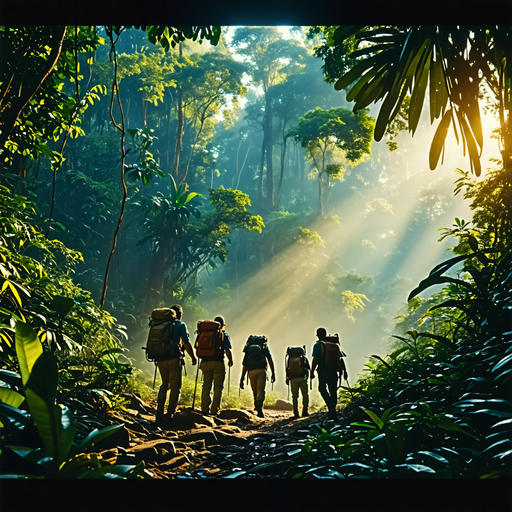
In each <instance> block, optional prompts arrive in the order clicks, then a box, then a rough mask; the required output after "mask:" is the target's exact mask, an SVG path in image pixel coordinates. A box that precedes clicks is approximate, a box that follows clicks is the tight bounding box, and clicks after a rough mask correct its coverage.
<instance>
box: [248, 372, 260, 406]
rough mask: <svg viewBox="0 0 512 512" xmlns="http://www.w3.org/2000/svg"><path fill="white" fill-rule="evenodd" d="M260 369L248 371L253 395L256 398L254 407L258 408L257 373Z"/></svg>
mask: <svg viewBox="0 0 512 512" xmlns="http://www.w3.org/2000/svg"><path fill="white" fill-rule="evenodd" d="M257 372H258V370H250V371H249V372H248V376H249V384H250V385H251V390H252V396H253V398H254V408H256V396H257V393H258V391H257V390H258V388H257V375H258V373H257Z"/></svg>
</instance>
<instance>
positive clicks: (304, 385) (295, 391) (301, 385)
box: [290, 377, 309, 414]
mask: <svg viewBox="0 0 512 512" xmlns="http://www.w3.org/2000/svg"><path fill="white" fill-rule="evenodd" d="M290 388H291V390H292V403H293V412H294V413H295V414H299V390H300V392H301V393H302V414H304V413H305V412H308V405H309V393H308V380H307V379H305V378H304V377H296V378H295V379H290Z"/></svg>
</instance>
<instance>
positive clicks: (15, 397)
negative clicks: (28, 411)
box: [0, 386, 25, 408]
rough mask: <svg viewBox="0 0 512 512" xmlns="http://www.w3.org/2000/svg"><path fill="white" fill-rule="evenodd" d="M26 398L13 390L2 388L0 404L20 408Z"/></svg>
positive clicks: (0, 389) (0, 390)
mask: <svg viewBox="0 0 512 512" xmlns="http://www.w3.org/2000/svg"><path fill="white" fill-rule="evenodd" d="M24 400H25V397H24V396H23V395H20V394H19V393H18V392H16V391H14V390H13V389H10V388H6V387H3V386H0V402H2V403H4V404H7V405H10V406H12V407H16V408H18V407H19V406H20V405H21V404H22V403H23V401H24Z"/></svg>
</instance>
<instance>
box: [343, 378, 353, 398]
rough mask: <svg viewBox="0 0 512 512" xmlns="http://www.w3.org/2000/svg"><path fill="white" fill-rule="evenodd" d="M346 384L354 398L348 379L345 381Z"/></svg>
mask: <svg viewBox="0 0 512 512" xmlns="http://www.w3.org/2000/svg"><path fill="white" fill-rule="evenodd" d="M345 382H346V383H347V386H348V390H349V391H350V396H351V397H352V398H354V393H352V388H351V387H350V384H349V383H348V379H345Z"/></svg>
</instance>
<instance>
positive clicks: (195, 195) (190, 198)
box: [184, 192, 202, 204]
mask: <svg viewBox="0 0 512 512" xmlns="http://www.w3.org/2000/svg"><path fill="white" fill-rule="evenodd" d="M194 197H202V194H199V193H198V192H190V194H188V196H187V197H186V199H185V203H184V204H187V203H188V202H189V201H191V200H192V199H194Z"/></svg>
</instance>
